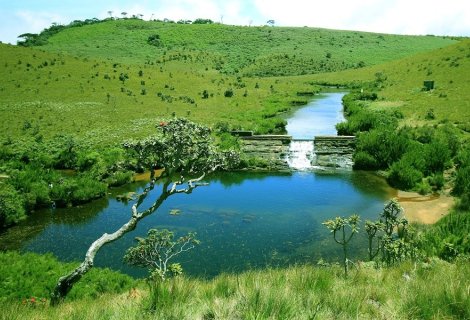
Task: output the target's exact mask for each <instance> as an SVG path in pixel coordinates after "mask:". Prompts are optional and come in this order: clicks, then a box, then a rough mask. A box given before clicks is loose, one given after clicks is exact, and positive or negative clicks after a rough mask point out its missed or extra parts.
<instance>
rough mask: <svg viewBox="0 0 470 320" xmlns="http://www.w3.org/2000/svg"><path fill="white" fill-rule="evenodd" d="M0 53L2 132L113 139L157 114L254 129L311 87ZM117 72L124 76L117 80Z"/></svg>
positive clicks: (143, 131) (172, 67)
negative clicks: (227, 94)
mask: <svg viewBox="0 0 470 320" xmlns="http://www.w3.org/2000/svg"><path fill="white" fill-rule="evenodd" d="M0 60H2V64H1V65H0V69H1V70H2V74H5V75H6V78H5V81H3V82H2V83H1V84H0V96H1V100H0V101H1V102H0V114H1V115H2V128H1V129H0V137H2V138H3V139H5V138H7V137H11V138H17V137H21V136H24V135H25V134H26V135H28V134H29V133H28V129H29V128H30V129H31V130H39V131H40V133H41V134H42V135H44V136H45V137H51V136H54V135H55V134H57V133H69V134H72V135H74V136H75V137H77V138H80V140H86V141H87V142H89V143H90V144H93V145H103V144H111V143H116V142H117V143H119V142H122V141H123V140H125V139H127V138H130V137H145V136H147V135H148V134H150V133H151V132H152V131H153V129H154V125H155V124H156V123H157V121H158V120H159V119H162V118H169V117H172V116H173V115H176V116H180V117H186V118H189V119H191V120H193V121H197V122H200V123H204V124H206V125H210V126H213V125H214V124H216V123H218V122H221V121H225V122H228V123H230V126H231V127H232V128H244V129H251V130H254V131H262V130H263V127H266V123H268V127H269V121H270V120H271V119H272V117H274V116H276V115H277V114H278V113H280V112H283V111H286V110H287V109H288V108H289V106H290V105H291V101H293V100H299V97H297V95H296V93H297V91H315V90H318V89H317V87H316V86H312V85H310V84H308V83H303V82H301V83H297V84H293V83H292V81H290V80H286V81H285V80H283V79H280V78H279V79H277V78H267V79H252V78H239V79H237V78H236V77H234V76H228V75H221V74H219V73H218V72H216V71H209V72H199V71H194V70H191V69H184V67H185V66H184V65H182V64H181V63H180V62H177V61H172V62H168V63H166V64H165V67H164V68H163V69H162V70H163V71H160V67H155V66H151V65H142V66H134V65H124V64H119V65H116V66H115V67H114V63H112V62H107V61H96V60H91V59H87V58H80V59H79V58H73V57H71V56H68V55H63V54H51V53H48V52H44V51H42V50H40V49H36V48H22V47H14V46H8V45H0ZM140 70H142V71H143V76H142V77H140V76H139V71H140ZM121 73H123V74H127V75H128V77H129V79H128V80H125V81H124V83H123V82H122V81H120V80H119V76H120V74H121ZM141 81H145V85H142V84H141ZM228 88H232V89H233V92H234V95H233V97H231V98H227V97H225V96H224V92H225V91H226V90H227V89H228ZM142 89H145V93H146V94H145V95H142V94H141V93H142ZM204 90H207V91H208V92H209V97H208V98H207V99H203V97H202V92H203V91H204ZM31 130H29V131H31Z"/></svg>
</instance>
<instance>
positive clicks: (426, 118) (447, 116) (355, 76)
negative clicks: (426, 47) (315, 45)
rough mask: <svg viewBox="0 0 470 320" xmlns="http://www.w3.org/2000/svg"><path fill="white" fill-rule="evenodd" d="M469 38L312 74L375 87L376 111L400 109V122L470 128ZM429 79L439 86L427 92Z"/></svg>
mask: <svg viewBox="0 0 470 320" xmlns="http://www.w3.org/2000/svg"><path fill="white" fill-rule="evenodd" d="M469 52H470V40H468V39H467V40H462V41H460V42H459V43H457V44H454V45H451V46H448V47H445V48H442V49H438V50H434V51H430V52H427V53H421V54H417V55H413V56H410V57H407V58H404V59H400V60H397V61H393V62H389V63H385V64H382V65H378V66H373V67H370V68H362V69H358V70H349V71H344V72H337V73H329V74H323V75H321V76H317V75H314V76H311V77H310V79H311V80H312V81H315V82H319V83H320V82H321V83H334V84H343V85H347V84H350V85H351V84H352V85H354V86H357V87H361V86H363V85H362V84H361V83H364V82H367V83H370V84H372V85H373V87H375V88H374V90H376V92H377V94H378V99H377V100H375V101H373V102H371V101H369V103H368V104H369V105H370V107H371V108H372V109H376V110H391V111H393V110H398V111H400V112H402V113H403V116H404V118H403V120H402V121H401V124H409V125H412V126H417V125H425V124H431V125H435V124H439V123H442V122H443V121H450V122H451V123H452V124H455V125H456V126H457V127H458V128H460V129H462V130H464V131H469V129H468V124H469V123H470V90H469V87H470V80H469V78H468V74H470V54H469ZM424 80H434V82H435V89H434V90H431V91H425V90H423V81H424Z"/></svg>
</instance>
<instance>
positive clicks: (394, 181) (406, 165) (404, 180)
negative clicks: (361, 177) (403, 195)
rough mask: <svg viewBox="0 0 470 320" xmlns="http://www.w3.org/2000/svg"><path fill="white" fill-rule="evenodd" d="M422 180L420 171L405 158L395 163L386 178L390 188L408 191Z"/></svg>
mask: <svg viewBox="0 0 470 320" xmlns="http://www.w3.org/2000/svg"><path fill="white" fill-rule="evenodd" d="M422 179H423V174H422V173H421V171H419V170H417V169H415V168H414V167H413V165H412V164H411V163H410V162H409V160H407V159H406V158H402V159H401V160H400V161H398V162H395V163H393V164H392V166H391V167H390V173H389V176H388V178H387V181H388V183H390V185H391V186H392V187H395V188H398V189H402V190H409V189H412V188H413V187H414V186H415V185H416V184H417V183H418V182H420V181H421V180H422Z"/></svg>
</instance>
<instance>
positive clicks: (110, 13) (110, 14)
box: [108, 10, 113, 18]
mask: <svg viewBox="0 0 470 320" xmlns="http://www.w3.org/2000/svg"><path fill="white" fill-rule="evenodd" d="M108 14H109V17H110V18H112V17H113V12H112V11H111V10H109V11H108Z"/></svg>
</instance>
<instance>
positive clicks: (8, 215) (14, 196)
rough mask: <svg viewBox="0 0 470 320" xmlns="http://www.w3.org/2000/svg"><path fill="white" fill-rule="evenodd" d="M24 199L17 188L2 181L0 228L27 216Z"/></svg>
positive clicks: (0, 184) (0, 183)
mask: <svg viewBox="0 0 470 320" xmlns="http://www.w3.org/2000/svg"><path fill="white" fill-rule="evenodd" d="M24 207H25V206H24V199H23V197H22V196H21V195H20V194H19V193H18V191H16V190H15V188H14V187H13V186H11V185H9V184H6V183H4V182H0V229H2V228H5V227H8V226H10V225H12V224H15V223H18V222H19V221H21V220H23V219H25V218H26V213H25V208H24Z"/></svg>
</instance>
